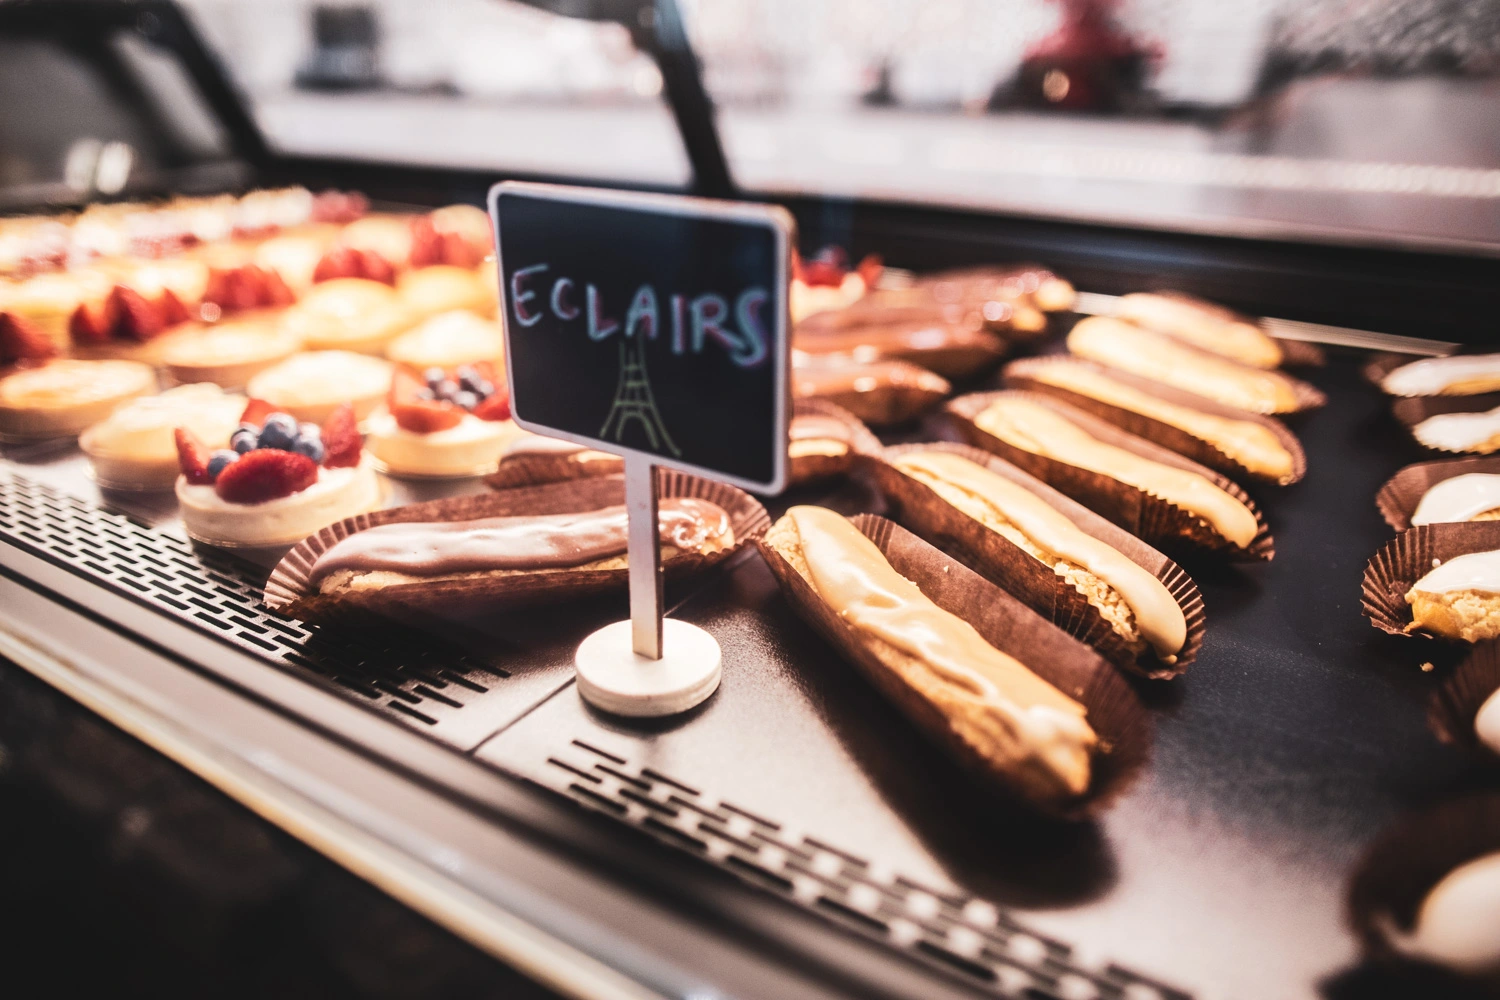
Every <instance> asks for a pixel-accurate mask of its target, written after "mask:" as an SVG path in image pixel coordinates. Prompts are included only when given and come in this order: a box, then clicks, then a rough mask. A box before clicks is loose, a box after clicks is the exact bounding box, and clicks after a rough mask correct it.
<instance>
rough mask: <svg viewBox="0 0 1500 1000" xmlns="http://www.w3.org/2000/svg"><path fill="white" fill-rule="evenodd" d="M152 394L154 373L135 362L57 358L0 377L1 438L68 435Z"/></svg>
mask: <svg viewBox="0 0 1500 1000" xmlns="http://www.w3.org/2000/svg"><path fill="white" fill-rule="evenodd" d="M155 391H156V373H155V372H154V371H152V370H151V368H150V366H148V365H144V364H141V363H139V362H136V361H77V360H70V359H67V358H57V359H54V360H51V361H46V362H44V363H42V364H40V365H38V366H36V367H30V368H19V369H16V370H13V371H11V372H10V373H9V374H6V375H3V376H0V437H6V438H13V439H43V438H59V437H72V436H73V435H75V434H78V433H79V432H80V431H82V430H84V429H85V428H86V427H88V426H89V425H90V424H96V423H98V422H99V421H101V420H103V419H104V418H105V417H107V416H109V415H110V414H111V413H112V412H114V410H115V408H116V407H118V406H120V405H121V404H123V403H126V402H128V401H130V400H132V399H135V398H136V397H137V396H146V395H150V394H151V393H153V392H155Z"/></svg>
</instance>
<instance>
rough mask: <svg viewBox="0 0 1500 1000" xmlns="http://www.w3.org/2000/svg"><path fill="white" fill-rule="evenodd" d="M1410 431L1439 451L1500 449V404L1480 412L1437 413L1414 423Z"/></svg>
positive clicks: (1486, 451)
mask: <svg viewBox="0 0 1500 1000" xmlns="http://www.w3.org/2000/svg"><path fill="white" fill-rule="evenodd" d="M1411 433H1412V436H1413V437H1415V438H1416V439H1417V440H1418V441H1419V442H1421V443H1422V444H1424V445H1426V446H1427V447H1429V448H1433V449H1435V450H1437V451H1463V452H1473V453H1475V454H1480V455H1488V454H1489V453H1490V452H1493V451H1496V450H1500V406H1497V407H1495V409H1493V410H1484V411H1482V412H1480V413H1438V414H1435V415H1433V416H1430V417H1428V418H1427V419H1426V420H1423V421H1422V422H1421V423H1419V424H1417V425H1415V426H1414V427H1412V429H1411Z"/></svg>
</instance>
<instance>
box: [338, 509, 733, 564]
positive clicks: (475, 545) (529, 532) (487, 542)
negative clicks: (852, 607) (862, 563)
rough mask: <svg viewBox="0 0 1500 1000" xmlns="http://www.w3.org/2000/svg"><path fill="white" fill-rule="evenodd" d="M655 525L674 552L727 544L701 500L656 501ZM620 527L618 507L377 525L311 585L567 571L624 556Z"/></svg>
mask: <svg viewBox="0 0 1500 1000" xmlns="http://www.w3.org/2000/svg"><path fill="white" fill-rule="evenodd" d="M659 521H660V537H661V541H662V543H663V544H665V545H669V546H671V547H673V548H676V549H681V550H683V551H687V552H697V551H702V550H703V549H704V547H705V545H709V544H712V543H715V542H721V543H723V544H729V537H730V530H731V529H730V528H729V517H728V515H727V514H725V513H724V511H723V510H722V509H721V508H719V507H718V506H717V505H715V504H712V503H709V502H708V501H707V500H698V499H695V498H692V497H683V498H672V499H666V500H662V501H661V503H660V506H659ZM626 527H627V518H626V513H625V507H624V505H621V506H618V507H605V508H603V509H602V510H591V511H585V512H582V513H577V514H548V515H541V516H535V517H487V518H481V519H480V520H477V521H450V522H441V521H439V522H430V521H428V522H423V521H404V522H397V523H394V524H382V525H377V526H376V527H373V528H369V529H366V530H365V531H359V532H355V533H354V534H352V535H350V536H349V537H347V538H345V539H343V540H342V541H340V542H338V544H336V545H334V546H333V547H332V548H330V549H329V550H328V551H327V552H324V553H323V554H322V555H321V556H319V557H318V561H317V562H316V563H314V564H313V568H312V573H311V576H310V582H312V583H317V582H318V581H320V580H322V579H323V578H324V577H326V576H328V575H329V574H330V573H335V572H337V571H339V570H353V571H355V572H357V573H370V572H376V571H382V570H384V571H390V572H395V573H404V574H407V575H409V576H446V575H449V574H453V573H474V572H483V571H486V570H507V569H509V570H540V569H566V568H568V567H571V566H582V565H584V564H585V563H591V562H597V561H598V560H600V559H608V558H610V557H611V556H617V555H620V554H622V553H624V552H625V549H626Z"/></svg>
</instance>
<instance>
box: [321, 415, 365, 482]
mask: <svg viewBox="0 0 1500 1000" xmlns="http://www.w3.org/2000/svg"><path fill="white" fill-rule="evenodd" d="M361 447H362V442H361V441H360V437H359V423H358V421H357V420H356V419H355V417H354V407H352V406H350V405H349V404H348V403H345V404H344V405H343V406H340V407H339V408H338V409H336V410H334V411H333V412H332V413H330V414H329V415H328V419H327V420H325V421H323V464H324V465H325V466H327V467H328V468H330V469H338V468H342V467H345V466H351V465H358V464H359V453H360V449H361Z"/></svg>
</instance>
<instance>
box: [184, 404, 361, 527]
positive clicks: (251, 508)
mask: <svg viewBox="0 0 1500 1000" xmlns="http://www.w3.org/2000/svg"><path fill="white" fill-rule="evenodd" d="M175 434H176V444H177V460H178V464H179V466H180V468H181V470H182V475H181V476H179V477H178V479H177V501H178V503H179V504H180V505H181V508H182V521H183V526H184V527H185V528H186V529H187V533H188V534H189V535H191V536H192V537H193V538H195V539H197V540H198V541H200V542H204V543H206V544H209V545H219V546H226V547H252V548H253V547H270V546H280V545H291V544H293V543H295V542H298V541H300V540H301V539H303V538H305V537H307V536H308V535H310V534H312V533H313V532H315V531H317V530H318V529H319V528H322V527H325V526H326V525H329V524H332V523H334V522H335V521H341V520H343V519H344V518H346V517H353V516H355V515H356V514H363V513H365V512H366V511H370V510H373V509H375V508H376V507H378V506H380V501H381V495H380V484H379V481H378V480H377V479H376V476H375V469H374V466H373V464H372V463H371V461H370V458H369V456H368V455H366V454H365V452H364V449H363V448H362V447H361V445H360V437H359V427H358V424H357V421H356V419H355V416H354V410H353V409H352V408H351V407H349V406H348V405H344V406H340V407H338V408H337V409H336V410H334V411H333V413H332V414H331V415H330V416H329V417H328V419H327V420H325V421H324V422H323V425H322V426H321V427H319V426H318V425H317V424H313V423H306V422H302V423H299V422H298V421H297V419H296V418H295V417H293V416H292V415H291V414H289V413H285V412H282V411H279V410H277V409H276V408H275V407H273V406H272V405H271V404H270V403H268V402H266V401H265V400H262V399H252V400H250V403H249V405H248V406H246V407H245V411H244V413H243V414H242V415H241V417H240V424H239V427H238V428H237V429H236V430H235V431H234V433H233V434H232V435H231V436H230V447H229V448H221V449H217V450H210V449H209V448H208V446H207V445H205V444H204V442H203V441H202V440H201V439H200V438H199V437H198V436H197V435H196V434H194V433H193V432H192V431H191V430H189V429H187V428H185V427H179V428H177V430H176V432H175Z"/></svg>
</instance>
